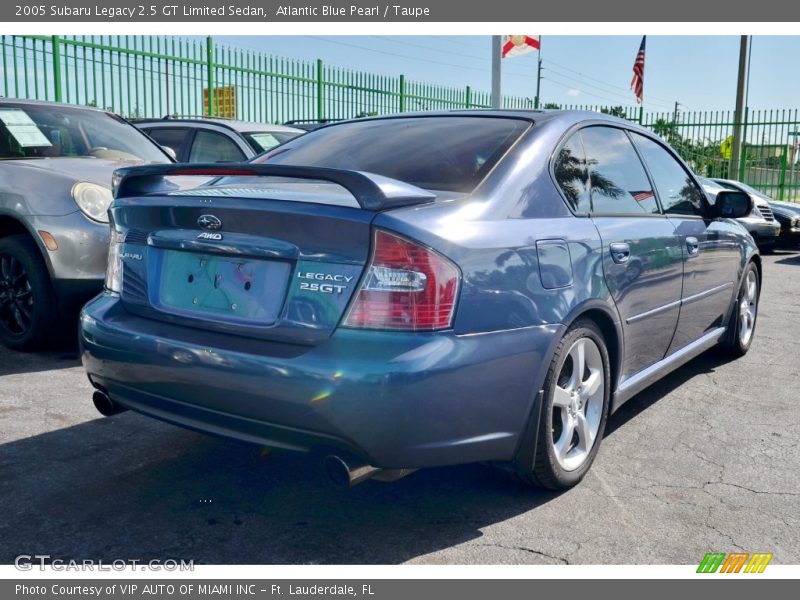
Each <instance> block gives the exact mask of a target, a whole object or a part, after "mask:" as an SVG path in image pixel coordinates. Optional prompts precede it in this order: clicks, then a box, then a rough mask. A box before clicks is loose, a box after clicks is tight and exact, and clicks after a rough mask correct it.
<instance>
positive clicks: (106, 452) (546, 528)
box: [0, 252, 800, 564]
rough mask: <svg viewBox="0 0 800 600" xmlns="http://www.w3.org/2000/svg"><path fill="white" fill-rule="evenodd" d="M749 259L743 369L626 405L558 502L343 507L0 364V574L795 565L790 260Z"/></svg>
mask: <svg viewBox="0 0 800 600" xmlns="http://www.w3.org/2000/svg"><path fill="white" fill-rule="evenodd" d="M764 263H765V285H764V291H763V294H762V299H761V307H760V315H759V320H758V325H757V329H756V338H755V340H754V342H753V346H752V348H751V351H750V353H749V354H748V355H747V356H746V357H744V358H742V359H739V360H736V361H728V360H727V359H725V358H723V357H721V356H720V355H719V353H716V352H714V351H710V352H708V353H706V354H704V355H703V356H701V357H699V358H697V359H695V360H694V361H692V362H691V363H689V364H687V365H686V366H684V367H683V368H681V369H679V370H678V371H676V372H674V373H673V374H671V375H670V376H668V377H667V378H666V379H664V380H662V381H661V382H660V383H658V384H657V385H656V386H654V387H652V388H650V389H648V390H646V391H645V392H643V393H641V394H639V395H638V396H637V397H635V398H634V399H633V400H631V401H630V402H628V403H627V404H626V405H625V406H624V407H623V408H622V409H621V410H620V411H619V412H617V413H616V414H615V415H613V416H612V417H611V418H610V420H609V425H608V428H607V432H606V436H605V439H604V440H603V446H602V448H601V450H600V454H599V456H598V458H597V460H596V462H595V464H594V466H593V468H592V469H591V471H590V472H589V474H588V475H587V477H586V479H585V480H584V481H583V482H582V483H581V484H580V485H579V486H578V487H576V488H574V489H572V490H569V491H567V492H564V493H544V492H536V491H531V490H528V489H526V488H524V487H522V486H521V485H520V484H518V483H517V482H516V481H514V480H513V479H512V478H510V477H509V476H507V475H506V474H505V473H503V472H501V471H498V470H495V469H492V468H490V467H487V466H483V465H468V466H459V467H450V468H441V469H428V470H423V471H418V472H416V473H414V474H412V475H410V476H408V477H406V478H405V479H402V480H400V481H397V482H395V483H379V482H367V483H364V484H362V485H360V486H358V487H356V488H354V489H352V490H348V491H342V490H339V489H337V488H334V487H332V486H331V485H330V484H329V483H328V481H327V479H326V478H325V476H324V474H323V471H322V467H321V464H320V463H319V462H318V460H317V459H316V457H313V456H309V455H304V454H294V453H290V452H286V451H277V450H275V451H267V450H266V449H264V448H260V447H257V446H252V445H247V444H244V443H239V442H234V441H229V440H225V439H219V438H215V437H211V436H206V435H202V434H198V433H194V432H191V431H187V430H183V429H180V428H177V427H173V426H171V425H167V424H164V423H161V422H158V421H155V420H152V419H149V418H146V417H143V416H140V415H137V414H135V413H132V412H126V413H123V414H120V415H117V416H115V417H112V418H103V417H101V416H100V415H99V414H98V413H97V412H96V411H95V409H94V407H93V405H92V403H91V386H90V385H89V383H88V381H87V379H86V377H85V375H84V373H83V369H82V368H81V366H80V362H79V360H78V356H77V351H76V350H75V349H74V348H69V347H66V348H64V349H62V350H60V351H56V352H48V353H44V354H20V353H15V352H11V351H8V350H3V349H0V507H2V508H1V510H2V513H1V514H2V520H0V563H6V564H7V563H11V562H13V560H14V557H16V556H17V555H19V554H31V555H33V554H49V555H51V556H52V557H53V558H61V559H64V560H82V559H89V558H91V559H103V560H105V561H111V560H115V559H140V560H149V559H161V560H164V559H169V558H173V559H178V560H180V559H183V560H194V561H195V563H197V564H272V563H289V564H327V563H383V564H386V563H388V564H395V563H406V562H408V563H418V564H463V563H480V564H496V563H554V564H566V563H569V564H601V563H603V564H608V563H613V564H645V563H647V564H654V563H656V564H661V563H669V564H692V563H694V564H696V563H698V562H699V561H700V560H701V559H702V557H703V555H704V554H705V553H706V552H708V551H712V550H713V551H722V552H732V551H748V552H756V551H762V552H772V553H774V555H775V558H774V559H773V564H779V563H783V564H798V563H800V445H799V444H798V441H800V397H799V396H798V390H799V389H800V377H798V375H799V374H800V369H798V366H797V365H798V363H800V254H796V253H786V252H783V253H778V254H775V255H772V256H766V257H764Z"/></svg>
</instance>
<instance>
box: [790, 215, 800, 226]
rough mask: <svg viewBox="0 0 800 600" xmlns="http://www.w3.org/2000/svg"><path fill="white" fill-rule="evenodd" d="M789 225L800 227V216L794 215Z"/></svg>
mask: <svg viewBox="0 0 800 600" xmlns="http://www.w3.org/2000/svg"><path fill="white" fill-rule="evenodd" d="M789 227H791V228H792V229H796V228H797V227H800V217H792V218H791V220H790V221H789Z"/></svg>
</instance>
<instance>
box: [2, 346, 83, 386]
mask: <svg viewBox="0 0 800 600" xmlns="http://www.w3.org/2000/svg"><path fill="white" fill-rule="evenodd" d="M80 365H81V361H80V356H79V354H78V345H77V342H62V343H60V344H58V345H57V346H56V347H55V348H53V349H51V350H47V351H46V352H16V351H14V350H9V349H8V348H3V347H2V346H0V377H2V376H3V375H17V374H23V373H38V372H41V371H52V370H54V369H70V368H72V367H79V366H80Z"/></svg>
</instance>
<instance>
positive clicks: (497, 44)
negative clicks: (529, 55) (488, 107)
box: [492, 35, 503, 108]
mask: <svg viewBox="0 0 800 600" xmlns="http://www.w3.org/2000/svg"><path fill="white" fill-rule="evenodd" d="M502 46H503V38H502V36H499V35H493V36H492V108H502V105H503V100H502V98H501V96H500V75H501V71H500V61H501V57H502V51H503V48H502Z"/></svg>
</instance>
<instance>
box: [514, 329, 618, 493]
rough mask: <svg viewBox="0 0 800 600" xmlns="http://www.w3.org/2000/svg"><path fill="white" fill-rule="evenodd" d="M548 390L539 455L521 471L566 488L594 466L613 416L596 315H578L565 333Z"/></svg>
mask: <svg viewBox="0 0 800 600" xmlns="http://www.w3.org/2000/svg"><path fill="white" fill-rule="evenodd" d="M543 391H544V394H543V397H542V402H543V405H542V410H541V417H540V419H539V428H538V435H537V440H536V450H535V460H533V461H532V464H533V466H532V468H530V469H525V470H523V471H520V472H518V474H519V476H520V478H521V479H522V480H523V481H524V482H525V483H527V484H529V485H533V486H537V487H545V488H548V489H553V490H557V489H565V488H569V487H572V486H574V485H576V484H577V483H578V482H579V481H580V480H581V479H583V476H584V475H585V474H586V472H587V471H588V470H589V467H591V465H592V462H593V461H594V458H595V456H596V455H597V451H598V449H599V447H600V441H601V440H602V438H603V432H604V431H605V425H606V418H607V416H608V405H609V400H610V396H611V374H610V367H609V359H608V350H607V349H606V344H605V340H604V339H603V335H602V333H601V332H600V330H599V329H598V327H597V325H595V323H594V322H593V321H588V320H580V321H577V322H576V323H574V324H573V325H572V326H571V327H570V328H569V329H568V330H567V332H566V334H564V337H563V338H562V339H561V342H560V343H559V345H558V348H557V349H556V351H555V354H554V355H553V361H552V363H551V365H550V368H549V370H548V372H547V377H546V379H545V385H544V390H543ZM528 464H530V463H528Z"/></svg>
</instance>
